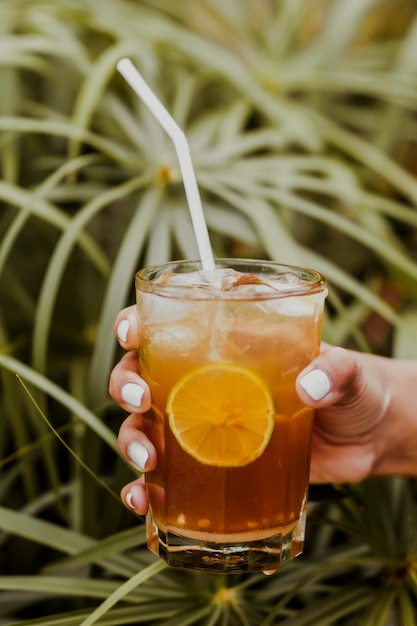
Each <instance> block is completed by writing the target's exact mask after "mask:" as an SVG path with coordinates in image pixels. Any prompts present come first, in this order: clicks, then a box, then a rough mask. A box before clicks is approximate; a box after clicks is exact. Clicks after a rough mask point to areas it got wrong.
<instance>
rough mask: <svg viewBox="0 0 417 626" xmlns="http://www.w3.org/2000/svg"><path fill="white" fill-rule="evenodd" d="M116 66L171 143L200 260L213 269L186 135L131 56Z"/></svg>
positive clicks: (209, 245) (205, 267) (208, 268)
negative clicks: (178, 167)
mask: <svg viewBox="0 0 417 626" xmlns="http://www.w3.org/2000/svg"><path fill="white" fill-rule="evenodd" d="M117 69H118V71H119V72H120V74H121V75H122V76H123V78H124V79H125V80H126V82H127V83H128V84H129V85H130V86H131V87H132V89H133V90H134V91H135V92H136V93H137V95H138V96H139V97H140V98H141V99H142V100H143V102H144V103H145V104H146V106H147V107H148V109H149V110H150V111H151V113H153V115H154V116H155V117H156V119H157V120H158V122H159V123H160V124H161V126H162V127H163V129H164V130H165V131H166V133H167V134H168V135H169V136H170V137H171V139H172V141H173V143H174V146H175V150H176V153H177V157H178V161H179V164H180V169H181V173H182V178H183V183H184V189H185V194H186V197H187V201H188V206H189V209H190V214H191V220H192V224H193V228H194V233H195V238H196V240H197V246H198V250H199V254H200V259H201V264H202V266H203V269H205V270H212V269H214V267H215V265H214V259H213V252H212V249H211V244H210V239H209V234H208V230H207V224H206V220H205V219H204V212H203V207H202V204H201V198H200V192H199V190H198V186H197V181H196V177H195V173H194V168H193V164H192V161H191V155H190V149H189V146H188V142H187V139H186V136H185V134H184V132H183V131H182V129H181V128H180V127H179V126H178V124H177V123H176V122H175V120H174V119H173V118H172V116H171V115H170V114H169V113H168V111H167V110H166V108H165V107H164V105H163V104H162V103H161V102H160V100H158V98H157V97H156V95H155V94H154V93H153V91H152V90H151V88H150V87H149V85H148V84H147V83H146V82H145V80H144V79H143V78H142V76H141V74H140V73H139V71H138V70H137V69H136V67H135V66H134V65H133V63H132V61H131V60H130V59H127V58H125V59H121V60H120V61H119V62H118V63H117Z"/></svg>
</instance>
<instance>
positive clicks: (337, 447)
mask: <svg viewBox="0 0 417 626" xmlns="http://www.w3.org/2000/svg"><path fill="white" fill-rule="evenodd" d="M114 330H115V334H116V336H117V338H118V340H119V343H120V345H121V346H122V347H123V348H124V349H126V350H128V352H127V353H126V354H125V355H124V356H123V357H122V359H121V360H120V362H119V363H118V364H117V365H116V366H115V368H114V370H113V372H112V374H111V378H110V385H109V391H110V395H111V396H112V397H113V399H114V400H115V401H116V402H117V403H118V404H119V405H120V406H121V407H123V408H124V409H126V410H127V411H131V414H130V415H129V416H128V417H127V418H126V420H125V421H124V422H123V424H122V425H121V428H120V432H119V438H118V444H119V449H120V451H121V453H122V454H123V455H124V456H125V457H126V458H127V459H128V461H129V462H130V463H131V464H132V465H133V466H134V467H136V468H137V469H138V470H139V471H141V472H146V471H149V470H152V469H154V468H155V465H156V453H155V448H154V447H153V445H152V443H151V442H150V441H149V439H148V438H147V437H146V436H145V435H144V434H143V432H142V425H143V417H142V414H143V413H144V412H145V411H147V410H148V409H149V408H150V404H151V398H150V391H149V387H148V386H147V384H146V383H145V381H144V380H143V379H142V378H141V377H140V372H139V363H138V358H137V352H136V350H137V348H138V344H139V341H140V328H138V320H137V316H136V311H135V307H134V306H132V307H128V308H126V309H124V310H123V311H121V312H120V313H119V315H118V316H117V318H116V322H115V325H114ZM410 367H411V369H412V370H413V368H414V370H413V371H412V372H411V373H410ZM416 370H417V365H416V364H414V365H412V366H410V362H395V361H393V360H392V359H385V358H382V357H378V356H374V355H367V354H363V353H360V352H354V351H350V350H345V349H343V348H336V347H331V346H328V345H323V347H322V350H321V353H320V355H319V356H318V357H317V358H316V359H315V360H314V361H313V362H312V363H310V364H309V365H308V367H306V368H305V369H304V370H303V371H302V372H301V373H300V375H299V376H298V379H297V392H298V394H299V396H300V399H301V400H302V401H303V402H304V403H305V404H307V405H308V406H311V407H313V408H314V409H315V410H316V417H315V427H314V433H313V443H312V459H311V472H310V481H311V482H312V483H340V482H357V481H360V480H362V479H364V478H366V477H368V476H371V475H376V474H381V473H384V472H389V471H396V470H397V469H398V470H399V471H400V472H401V471H403V472H405V473H410V471H409V469H410V467H412V466H413V467H414V465H413V463H414V461H413V458H414V457H412V458H411V459H410V458H409V457H410V453H409V450H406V451H405V454H403V453H402V448H403V443H404V442H403V434H401V436H398V433H397V429H395V424H394V429H393V424H392V414H393V412H395V411H397V409H398V411H399V412H400V413H401V411H403V412H404V409H403V407H398V406H397V405H398V400H395V399H394V401H393V396H395V398H398V393H400V395H401V389H402V386H405V385H406V382H405V381H406V379H407V377H409V376H410V375H411V374H413V375H414V373H415V374H417V371H416ZM396 381H397V383H396ZM400 381H402V383H401V382H400ZM392 390H394V393H393V392H392ZM408 421H409V420H408ZM409 430H410V436H411V441H414V442H415V433H416V432H417V429H416V428H415V429H413V427H412V426H411V427H410V429H409ZM401 432H402V431H401ZM413 436H414V439H413ZM410 449H411V448H410ZM412 449H413V450H415V449H416V448H415V447H413V448H412ZM412 454H414V452H413V453H412ZM410 460H411V465H410ZM411 473H413V471H411ZM121 496H122V499H123V501H124V502H125V504H126V505H127V506H129V507H130V508H133V509H135V511H136V512H137V513H138V514H144V513H145V512H146V510H147V507H148V502H147V497H146V492H145V488H144V480H143V476H142V477H141V478H139V479H137V480H135V481H133V482H131V483H129V484H128V485H126V486H125V487H124V488H123V489H122V492H121Z"/></svg>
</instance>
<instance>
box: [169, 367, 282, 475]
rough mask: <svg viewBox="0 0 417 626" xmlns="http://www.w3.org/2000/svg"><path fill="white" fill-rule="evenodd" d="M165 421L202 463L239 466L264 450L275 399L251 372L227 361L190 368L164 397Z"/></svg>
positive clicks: (269, 435)
mask: <svg viewBox="0 0 417 626" xmlns="http://www.w3.org/2000/svg"><path fill="white" fill-rule="evenodd" d="M167 412H168V417H169V425H170V427H171V430H172V432H173V433H174V435H175V437H176V439H177V441H178V443H179V444H180V446H181V447H182V448H183V449H184V450H185V451H186V452H187V453H188V454H190V455H191V456H192V457H194V458H195V459H197V460H198V461H199V462H200V463H204V464H206V465H216V466H218V467H238V466H242V465H247V464H248V463H250V462H251V461H254V460H255V459H256V458H257V457H259V456H260V455H261V454H262V452H263V451H264V450H265V448H266V446H267V444H268V441H269V439H270V437H271V434H272V431H273V428H274V414H275V410H274V402H273V399H272V396H271V393H270V391H269V389H268V387H267V385H266V384H265V382H264V381H263V380H262V379H261V378H260V377H259V376H258V375H257V374H255V373H254V372H252V371H251V370H248V369H246V368H244V367H241V366H239V365H234V364H231V363H213V364H210V365H204V366H203V367H199V368H197V369H195V370H192V371H191V372H189V373H188V374H186V375H185V376H184V377H183V378H181V379H180V380H179V381H178V382H177V383H176V384H175V385H174V387H173V388H172V390H171V393H170V394H169V397H168V402H167Z"/></svg>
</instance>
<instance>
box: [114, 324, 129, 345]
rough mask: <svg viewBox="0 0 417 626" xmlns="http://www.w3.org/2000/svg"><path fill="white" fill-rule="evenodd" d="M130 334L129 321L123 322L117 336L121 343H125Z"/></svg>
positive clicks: (118, 328)
mask: <svg viewBox="0 0 417 626" xmlns="http://www.w3.org/2000/svg"><path fill="white" fill-rule="evenodd" d="M128 332H129V321H128V320H122V321H121V322H120V324H119V325H118V327H117V336H118V337H119V339H120V341H123V342H125V341H126V339H127V333H128Z"/></svg>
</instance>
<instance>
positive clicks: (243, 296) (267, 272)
mask: <svg viewBox="0 0 417 626" xmlns="http://www.w3.org/2000/svg"><path fill="white" fill-rule="evenodd" d="M215 266H216V269H226V268H229V267H230V268H232V269H235V270H236V271H241V272H244V273H250V274H255V275H257V276H262V275H264V276H265V277H267V276H269V277H271V276H274V275H275V276H280V275H282V274H285V273H292V274H294V275H296V276H298V278H300V279H301V280H302V285H301V286H298V287H297V288H296V289H294V287H290V286H289V288H288V289H280V290H279V291H275V292H271V291H268V292H264V293H262V292H256V293H252V294H250V293H248V292H247V291H239V290H225V291H221V290H220V289H217V290H212V289H210V288H208V289H207V290H205V289H201V288H200V289H198V288H197V289H196V288H195V285H169V284H162V283H157V282H155V279H156V278H158V277H159V276H161V275H162V274H163V273H165V272H169V271H171V272H173V273H176V274H184V273H188V272H191V271H199V270H202V264H201V261H200V260H199V259H181V260H178V261H167V262H166V263H157V264H152V265H148V266H146V267H143V268H142V269H140V270H139V271H138V272H137V273H136V275H135V287H136V290H138V291H140V292H147V293H152V294H155V295H159V296H162V297H166V298H184V299H187V300H271V299H275V298H288V297H300V296H308V295H311V294H315V293H320V292H323V291H325V289H326V287H325V284H326V280H325V278H324V276H323V275H322V274H321V273H320V272H318V271H317V270H314V269H312V268H310V267H303V266H299V265H290V264H286V263H279V262H277V261H270V260H263V259H248V258H216V259H215ZM175 268H177V271H175ZM245 268H247V269H246V270H245ZM250 268H251V269H250ZM178 269H180V270H183V271H178ZM257 270H258V271H257ZM274 270H275V271H274ZM278 270H279V271H278Z"/></svg>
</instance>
